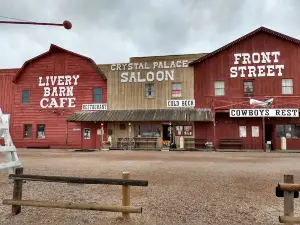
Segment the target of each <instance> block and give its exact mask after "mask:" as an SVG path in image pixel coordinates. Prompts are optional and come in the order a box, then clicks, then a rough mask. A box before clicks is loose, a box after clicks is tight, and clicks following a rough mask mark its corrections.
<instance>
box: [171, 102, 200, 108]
mask: <svg viewBox="0 0 300 225" xmlns="http://www.w3.org/2000/svg"><path fill="white" fill-rule="evenodd" d="M167 107H169V108H171V107H195V100H168V101H167Z"/></svg>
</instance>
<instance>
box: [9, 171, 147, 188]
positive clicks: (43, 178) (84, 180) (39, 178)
mask: <svg viewBox="0 0 300 225" xmlns="http://www.w3.org/2000/svg"><path fill="white" fill-rule="evenodd" d="M9 178H10V179H14V180H27V181H42V182H60V183H78V184H109V185H131V186H148V181H147V180H123V179H107V178H81V177H63V176H40V175H17V174H10V175H9Z"/></svg>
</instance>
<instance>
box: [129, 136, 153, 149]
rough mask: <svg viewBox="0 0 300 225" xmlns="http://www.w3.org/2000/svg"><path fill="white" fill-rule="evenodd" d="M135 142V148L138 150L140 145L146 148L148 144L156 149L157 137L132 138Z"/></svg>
mask: <svg viewBox="0 0 300 225" xmlns="http://www.w3.org/2000/svg"><path fill="white" fill-rule="evenodd" d="M134 141H135V147H136V148H139V147H140V144H146V145H147V146H148V145H149V144H151V145H152V144H153V147H154V148H156V145H157V137H136V138H134Z"/></svg>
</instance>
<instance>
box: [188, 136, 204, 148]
mask: <svg viewBox="0 0 300 225" xmlns="http://www.w3.org/2000/svg"><path fill="white" fill-rule="evenodd" d="M206 142H207V139H206V138H184V145H185V146H186V144H191V143H192V144H195V148H197V146H201V147H204V148H206V146H205V143H206Z"/></svg>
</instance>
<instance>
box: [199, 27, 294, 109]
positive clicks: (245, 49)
mask: <svg viewBox="0 0 300 225" xmlns="http://www.w3.org/2000/svg"><path fill="white" fill-rule="evenodd" d="M273 51H280V56H279V62H278V63H277V64H283V65H284V66H285V68H284V70H283V76H281V77H278V76H275V77H256V78H247V77H246V78H241V77H237V78H230V67H232V66H236V65H234V54H235V53H250V54H251V53H254V52H273ZM299 60H300V45H298V44H295V43H292V42H289V41H287V40H283V39H281V38H279V37H276V36H273V35H271V34H268V33H265V32H260V33H257V34H255V35H253V36H251V37H249V38H247V39H245V40H243V41H241V42H238V43H237V44H235V45H234V46H232V47H230V48H228V49H226V50H224V51H222V52H220V53H219V54H216V55H214V56H212V57H211V58H208V59H207V60H204V61H203V62H201V63H198V64H196V65H195V100H196V107H197V108H202V107H210V106H211V101H212V100H213V99H214V100H215V101H216V104H218V105H217V106H222V105H223V106H225V105H228V104H229V103H228V102H221V101H220V100H229V101H230V102H237V101H239V102H241V101H242V100H241V99H239V100H237V99H236V98H237V97H238V98H241V97H244V90H243V80H245V79H246V80H247V79H253V80H254V96H256V98H260V97H262V96H282V93H281V91H282V88H281V80H282V78H293V82H294V96H300V86H299V85H297V84H298V83H299V81H300V80H299V78H300V76H299V72H300V64H299ZM271 64H274V63H271ZM252 65H254V64H252ZM255 65H256V66H257V65H266V64H255ZM217 80H223V81H225V96H224V97H213V96H214V81H217ZM244 100H246V99H244ZM298 100H299V98H298ZM275 104H276V102H275Z"/></svg>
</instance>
